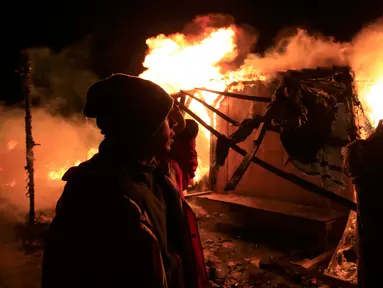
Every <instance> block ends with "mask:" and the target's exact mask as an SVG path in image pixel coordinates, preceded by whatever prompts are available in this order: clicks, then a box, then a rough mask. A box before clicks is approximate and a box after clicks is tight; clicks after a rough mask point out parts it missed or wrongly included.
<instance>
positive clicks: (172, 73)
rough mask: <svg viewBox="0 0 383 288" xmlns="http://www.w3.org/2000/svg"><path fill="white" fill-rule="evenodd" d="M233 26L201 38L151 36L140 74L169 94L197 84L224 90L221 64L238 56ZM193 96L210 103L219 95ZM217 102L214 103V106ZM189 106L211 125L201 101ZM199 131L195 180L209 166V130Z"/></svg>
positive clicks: (190, 88) (203, 93)
mask: <svg viewBox="0 0 383 288" xmlns="http://www.w3.org/2000/svg"><path fill="white" fill-rule="evenodd" d="M235 29H236V28H235V27H234V26H229V27H225V28H219V29H209V30H206V31H205V33H204V35H203V36H204V37H203V38H202V39H201V37H200V35H199V37H193V36H187V35H184V34H180V33H178V34H174V35H170V36H168V37H166V36H165V35H159V36H157V37H154V38H150V39H148V40H147V41H146V44H147V45H148V48H149V50H148V53H147V56H146V58H145V60H144V63H143V66H144V67H145V68H147V70H146V71H145V72H143V73H142V74H141V75H140V76H139V77H141V78H144V79H147V80H150V81H153V82H155V83H157V84H158V85H160V86H161V87H162V88H163V89H164V90H165V91H166V92H168V93H169V94H172V93H176V92H179V91H180V90H192V89H194V88H196V87H205V88H209V89H213V90H218V91H223V90H225V89H226V87H227V84H228V81H229V79H228V77H227V75H224V74H222V72H221V67H220V63H222V62H223V61H233V60H234V59H235V58H236V57H237V55H238V53H237V45H236V43H235V39H234V38H235V36H236V30H235ZM194 96H196V97H198V98H200V99H203V100H204V101H205V102H206V103H208V104H210V105H213V104H214V102H215V100H216V99H217V97H218V95H217V94H213V93H209V92H198V93H195V94H194ZM218 105H219V103H215V106H216V108H218ZM189 108H190V109H191V110H192V111H193V112H195V113H196V114H197V115H198V116H199V117H201V118H202V119H203V120H204V121H205V122H206V123H207V124H209V125H211V126H214V115H213V116H212V114H211V113H209V111H208V110H207V109H206V107H204V106H203V105H202V104H201V103H199V102H198V101H196V100H191V102H190V105H189ZM186 117H188V116H187V115H186ZM201 132H203V134H201V133H200V135H198V137H197V150H198V154H199V167H198V169H197V171H196V177H195V179H194V180H195V181H199V180H200V179H201V177H202V176H203V175H205V174H206V173H207V172H208V169H209V167H210V133H209V131H207V130H206V129H205V128H202V129H201Z"/></svg>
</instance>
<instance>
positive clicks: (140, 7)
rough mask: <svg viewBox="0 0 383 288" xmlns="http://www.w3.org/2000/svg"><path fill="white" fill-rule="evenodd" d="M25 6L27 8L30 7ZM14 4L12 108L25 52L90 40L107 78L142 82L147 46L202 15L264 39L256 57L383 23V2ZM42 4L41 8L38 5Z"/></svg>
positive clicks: (6, 62)
mask: <svg viewBox="0 0 383 288" xmlns="http://www.w3.org/2000/svg"><path fill="white" fill-rule="evenodd" d="M24 2H25V3H24ZM24 2H23V1H19V2H16V1H13V3H12V4H10V6H8V7H7V8H6V7H3V9H2V10H3V13H4V15H6V16H7V17H8V18H7V17H3V18H2V20H1V21H2V22H3V23H1V26H2V27H3V31H4V33H3V35H1V37H2V41H1V43H2V45H1V47H2V48H1V49H2V50H3V53H2V55H3V61H2V65H0V71H1V75H0V76H1V77H0V79H1V82H2V83H1V86H2V91H3V92H2V93H0V101H1V100H6V101H7V103H8V104H12V103H14V102H15V101H16V100H17V99H16V100H15V99H14V98H15V97H17V95H16V94H17V93H16V94H15V93H13V92H12V91H14V90H12V89H13V88H11V86H12V77H13V76H12V74H13V71H14V67H15V63H16V62H17V61H18V53H19V51H20V49H22V48H26V47H32V46H49V47H51V48H52V49H54V50H56V51H59V50H60V49H62V48H64V47H65V46H67V45H70V44H71V43H73V42H76V41H78V40H80V39H81V38H82V36H83V35H85V34H88V33H92V34H93V39H94V40H93V43H92V52H91V54H92V60H93V67H94V70H95V72H97V74H98V75H99V76H101V77H103V76H107V75H109V74H110V73H112V72H126V73H131V74H138V73H140V72H141V71H142V66H141V63H142V61H143V59H144V55H145V49H146V46H145V39H147V38H148V37H150V36H155V35H157V34H159V33H165V34H167V33H174V32H179V31H180V30H181V29H182V28H183V26H184V25H185V24H187V23H188V22H190V21H191V20H192V19H193V18H194V17H195V16H196V15H201V14H207V13H212V12H219V13H227V14H230V15H232V16H234V17H235V19H236V21H237V23H238V24H244V23H245V24H249V25H251V26H253V27H255V29H256V31H257V32H258V33H259V35H260V38H259V40H258V42H257V47H256V49H257V50H255V51H254V52H258V53H260V52H262V51H264V50H265V49H266V48H267V47H269V46H270V45H272V44H273V40H274V39H275V37H276V35H277V34H278V32H279V31H281V30H282V29H284V28H289V27H296V26H300V27H303V28H307V29H309V31H313V32H320V33H322V34H324V35H331V36H334V37H335V39H336V40H341V41H349V40H351V38H352V36H353V35H354V34H355V33H356V32H358V31H359V30H360V29H361V28H362V27H363V26H364V25H366V24H368V23H369V22H371V21H373V20H375V19H377V18H379V17H381V16H382V15H383V1H382V0H364V1H361V0H354V1H350V0H349V1H344V0H333V1H304V0H301V1H292V0H290V1H289V0H283V1H282V0H281V1H276V0H265V1H258V0H256V1H245V0H235V1H224V0H221V1H217V0H210V1H209V0H204V1H202V0H194V1H185V2H182V1H173V0H168V1H137V3H136V2H135V1H129V0H123V1H122V0H109V1H97V0H94V1H83V0H78V1H73V0H70V1H50V2H48V1H40V3H38V4H35V3H33V2H34V1H28V2H27V1H24ZM36 2H37V1H36Z"/></svg>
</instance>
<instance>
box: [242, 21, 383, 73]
mask: <svg viewBox="0 0 383 288" xmlns="http://www.w3.org/2000/svg"><path fill="white" fill-rule="evenodd" d="M382 61H383V20H382V19H379V20H378V21H376V22H374V23H372V24H370V25H367V26H366V27H365V28H363V29H362V30H361V31H360V32H359V33H357V35H356V36H355V37H354V39H353V40H352V41H351V42H337V41H335V40H334V38H332V37H325V36H321V35H311V34H309V32H308V31H306V30H303V29H296V33H294V34H293V35H291V33H290V35H289V36H286V37H279V39H278V40H277V41H276V44H275V45H274V46H273V47H272V48H270V49H269V50H268V51H266V52H265V53H264V55H262V56H261V55H257V54H249V55H248V57H247V59H246V60H245V62H244V65H243V67H252V68H253V69H256V70H258V71H259V72H261V73H262V74H273V73H276V72H281V71H286V70H289V69H291V70H293V69H304V68H317V67H331V66H334V65H344V66H349V67H351V68H352V70H353V71H354V72H355V74H356V78H357V79H364V80H368V79H375V78H376V73H378V69H380V70H382V69H381V64H379V63H381V62H382ZM380 73H382V72H380Z"/></svg>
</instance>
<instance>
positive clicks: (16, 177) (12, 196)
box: [0, 37, 101, 218]
mask: <svg viewBox="0 0 383 288" xmlns="http://www.w3.org/2000/svg"><path fill="white" fill-rule="evenodd" d="M89 44H90V38H89V37H87V38H85V39H84V40H83V41H81V42H80V43H77V44H75V45H73V46H71V47H68V48H67V49H65V50H63V51H62V52H60V53H58V54H56V53H54V52H53V51H51V50H50V49H49V48H34V49H30V50H29V51H28V53H29V56H30V61H31V67H32V73H31V96H32V99H33V102H34V104H35V105H34V107H36V106H37V107H40V108H34V109H33V110H32V133H33V138H34V141H35V142H36V143H37V144H39V145H38V146H35V147H34V156H35V194H36V195H35V196H36V208H37V210H45V209H52V208H54V207H55V203H56V201H57V200H58V198H59V196H60V195H61V193H62V189H63V186H64V184H65V183H64V182H63V181H61V179H60V176H61V175H62V173H63V172H64V171H65V170H66V169H67V168H69V167H71V166H73V165H74V164H76V162H77V161H84V160H86V158H87V154H88V151H89V149H91V148H97V147H98V143H99V142H100V141H101V134H100V133H99V130H98V129H97V127H96V126H95V125H94V123H93V122H87V121H86V120H85V118H84V117H83V116H82V115H81V110H82V107H83V103H84V99H85V94H86V91H87V89H88V87H89V85H90V84H91V83H93V82H94V81H96V80H97V76H96V75H95V74H94V73H93V72H92V70H91V68H90V67H91V62H90V59H89V56H88V55H89ZM36 104H38V105H36ZM24 115H25V112H24V110H23V109H20V108H12V109H11V108H6V107H1V106H0V131H1V133H0V210H2V211H4V210H5V211H7V215H8V217H11V218H19V217H25V213H26V212H27V211H28V205H29V199H28V197H27V195H26V192H27V188H26V185H27V175H26V171H25V170H24V167H25V165H26V154H25V123H24Z"/></svg>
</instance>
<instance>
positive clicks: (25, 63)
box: [19, 51, 36, 225]
mask: <svg viewBox="0 0 383 288" xmlns="http://www.w3.org/2000/svg"><path fill="white" fill-rule="evenodd" d="M20 58H21V59H22V61H21V63H20V68H19V75H20V77H21V79H22V81H21V83H22V91H23V94H24V106H25V135H26V162H27V163H26V166H25V170H26V171H27V177H28V179H27V189H28V192H27V195H28V197H29V215H28V222H29V224H31V225H33V224H35V221H36V212H35V182H34V167H33V164H34V154H33V147H34V146H35V145H36V143H35V142H34V141H33V137H32V113H31V97H30V89H29V80H30V79H29V75H30V71H31V69H30V66H29V58H28V54H27V52H26V51H21V53H20Z"/></svg>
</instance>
